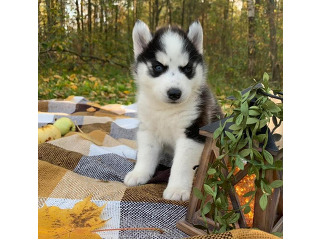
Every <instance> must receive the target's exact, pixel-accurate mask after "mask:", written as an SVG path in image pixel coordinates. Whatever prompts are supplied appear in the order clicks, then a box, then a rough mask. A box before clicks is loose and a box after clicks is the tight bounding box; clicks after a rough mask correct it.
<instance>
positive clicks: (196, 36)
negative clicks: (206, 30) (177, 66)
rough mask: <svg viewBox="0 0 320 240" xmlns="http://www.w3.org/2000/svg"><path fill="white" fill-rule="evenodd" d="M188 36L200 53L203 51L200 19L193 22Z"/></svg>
mask: <svg viewBox="0 0 320 240" xmlns="http://www.w3.org/2000/svg"><path fill="white" fill-rule="evenodd" d="M188 38H189V39H190V41H191V42H192V43H193V44H194V46H195V47H196V49H197V50H198V51H199V53H200V54H202V53H203V32H202V27H201V24H200V22H199V21H196V22H193V23H192V24H191V25H190V27H189V30H188Z"/></svg>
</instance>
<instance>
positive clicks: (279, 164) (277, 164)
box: [274, 160, 283, 170]
mask: <svg viewBox="0 0 320 240" xmlns="http://www.w3.org/2000/svg"><path fill="white" fill-rule="evenodd" d="M274 166H275V168H276V169H277V170H282V169H283V162H282V160H277V161H275V162H274Z"/></svg>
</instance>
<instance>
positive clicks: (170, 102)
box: [167, 99, 183, 104]
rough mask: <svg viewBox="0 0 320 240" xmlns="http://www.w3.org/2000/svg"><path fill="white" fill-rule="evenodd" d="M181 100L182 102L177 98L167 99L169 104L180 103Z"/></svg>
mask: <svg viewBox="0 0 320 240" xmlns="http://www.w3.org/2000/svg"><path fill="white" fill-rule="evenodd" d="M181 102H183V101H181V100H180V99H179V100H171V99H169V100H168V101H167V103H169V104H180V103H181Z"/></svg>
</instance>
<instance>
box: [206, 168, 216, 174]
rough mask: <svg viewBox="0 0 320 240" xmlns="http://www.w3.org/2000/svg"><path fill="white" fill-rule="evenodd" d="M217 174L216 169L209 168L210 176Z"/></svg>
mask: <svg viewBox="0 0 320 240" xmlns="http://www.w3.org/2000/svg"><path fill="white" fill-rule="evenodd" d="M216 172H217V170H216V169H214V168H209V169H208V171H207V173H208V175H213V174H215V173H216Z"/></svg>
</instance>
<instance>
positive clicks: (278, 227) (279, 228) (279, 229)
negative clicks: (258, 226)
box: [271, 216, 283, 232]
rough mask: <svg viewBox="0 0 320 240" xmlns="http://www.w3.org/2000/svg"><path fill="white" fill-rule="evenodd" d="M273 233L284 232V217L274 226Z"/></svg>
mask: <svg viewBox="0 0 320 240" xmlns="http://www.w3.org/2000/svg"><path fill="white" fill-rule="evenodd" d="M271 232H283V216H282V217H281V218H280V219H279V221H278V222H277V223H276V224H275V225H274V227H273V228H272V230H271Z"/></svg>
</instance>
